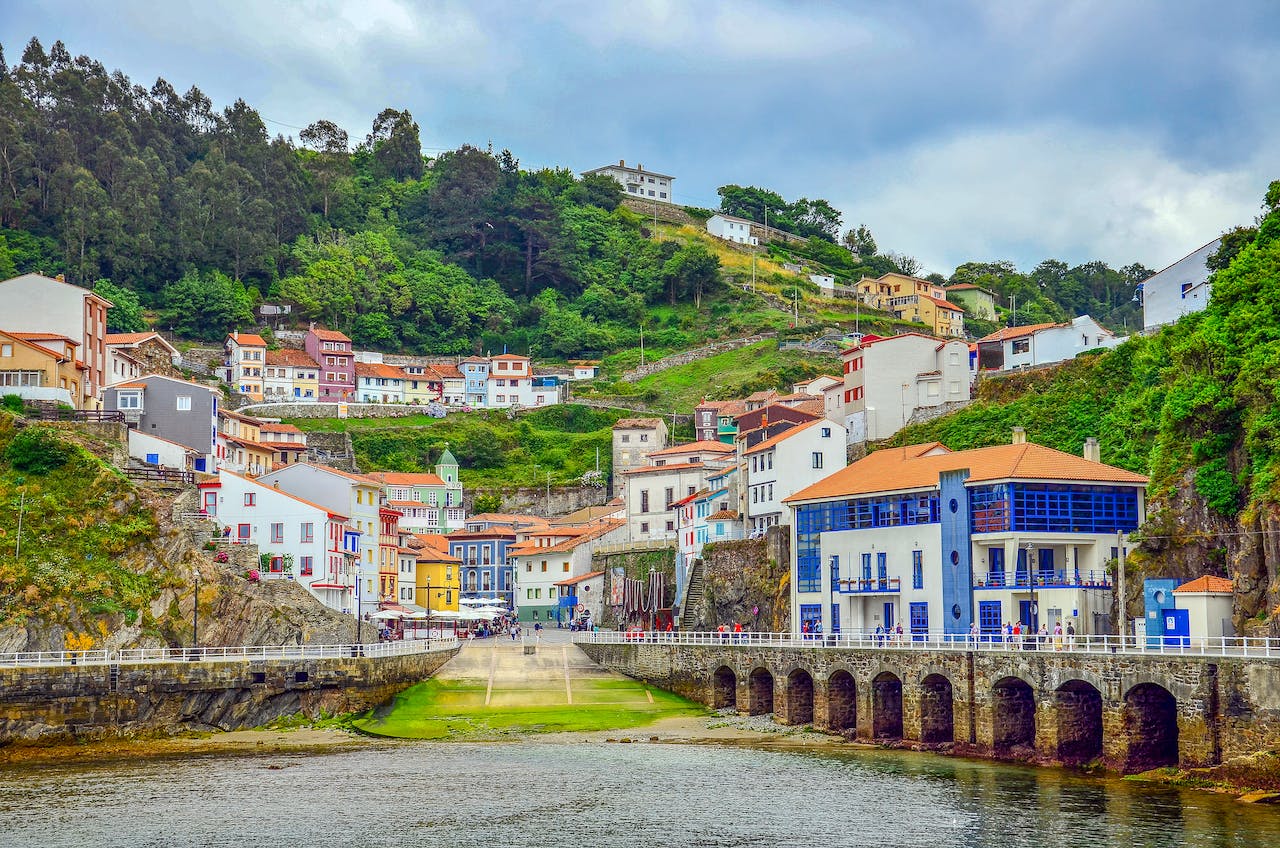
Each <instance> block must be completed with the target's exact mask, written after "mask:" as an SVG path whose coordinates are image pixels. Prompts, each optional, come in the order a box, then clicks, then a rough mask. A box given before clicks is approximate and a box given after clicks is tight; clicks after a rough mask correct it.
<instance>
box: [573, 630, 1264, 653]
mask: <svg viewBox="0 0 1280 848" xmlns="http://www.w3.org/2000/svg"><path fill="white" fill-rule="evenodd" d="M573 641H574V642H578V643H582V644H595V645H621V644H634V643H642V644H643V643H647V644H660V645H701V646H726V647H727V646H733V647H739V646H755V647H763V648H825V649H834V650H842V649H843V650H849V649H858V650H883V651H961V652H962V651H980V652H1002V653H1011V652H1022V651H1040V652H1045V653H1074V654H1136V655H1141V656H1189V657H1201V656H1204V657H1247V658H1249V659H1255V658H1257V659H1280V639H1262V638H1245V637H1240V636H1226V637H1214V638H1204V639H1196V638H1189V637H1185V636H1181V637H1180V636H1150V637H1134V636H1081V635H1077V636H1065V635H1064V636H1052V635H1050V636H1034V635H1028V636H1009V637H1005V636H1002V635H999V634H981V635H978V636H970V635H967V634H963V633H903V634H902V635H901V636H899V635H897V634H894V633H889V634H886V633H880V634H877V633H831V634H825V635H823V634H809V635H805V634H794V633H753V632H742V633H731V632H726V633H720V632H702V631H672V632H649V631H644V632H641V631H622V630H600V631H597V632H594V633H575V634H574V635H573Z"/></svg>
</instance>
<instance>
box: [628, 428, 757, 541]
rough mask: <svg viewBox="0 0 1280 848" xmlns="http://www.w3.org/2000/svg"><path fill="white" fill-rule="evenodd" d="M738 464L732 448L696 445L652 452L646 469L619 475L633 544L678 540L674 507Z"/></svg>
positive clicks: (709, 443) (717, 444)
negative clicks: (709, 480)
mask: <svg viewBox="0 0 1280 848" xmlns="http://www.w3.org/2000/svg"><path fill="white" fill-rule="evenodd" d="M736 464H737V453H736V451H735V449H734V448H733V446H732V445H726V444H724V443H723V442H719V441H697V442H690V443H688V444H684V445H674V446H671V447H667V448H663V449H662V450H658V451H652V452H650V453H649V456H648V459H647V460H646V462H645V464H644V465H640V466H636V467H632V468H627V469H624V470H623V471H621V472H620V473H618V474H617V480H616V483H617V484H620V485H619V488H618V492H619V497H621V498H622V501H623V503H624V504H626V508H627V524H628V531H629V533H630V539H631V541H636V542H639V541H664V540H668V539H670V540H675V539H676V538H677V523H678V516H677V514H676V507H675V503H676V502H677V501H680V500H683V499H684V498H686V497H688V496H689V495H692V494H694V493H695V492H697V491H699V490H700V489H703V488H704V487H705V486H706V485H707V481H708V479H709V478H710V477H711V476H712V475H715V474H717V473H719V472H721V471H723V470H724V469H725V468H728V467H730V466H733V465H736Z"/></svg>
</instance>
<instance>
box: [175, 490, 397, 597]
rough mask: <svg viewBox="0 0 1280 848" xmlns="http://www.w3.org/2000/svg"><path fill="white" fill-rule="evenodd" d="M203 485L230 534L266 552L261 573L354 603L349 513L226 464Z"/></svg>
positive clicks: (209, 507) (207, 502) (208, 504)
mask: <svg viewBox="0 0 1280 848" xmlns="http://www.w3.org/2000/svg"><path fill="white" fill-rule="evenodd" d="M199 487H200V491H201V493H202V496H201V497H202V503H203V504H204V511H205V512H206V513H208V514H209V515H211V516H212V517H213V518H214V519H215V520H217V521H218V522H219V523H220V524H222V525H223V526H224V527H229V528H230V530H231V532H230V534H229V537H228V538H230V539H231V541H232V542H234V543H237V544H247V545H257V546H258V551H259V552H260V553H261V554H262V555H264V556H266V557H268V562H267V565H266V567H265V568H262V569H260V571H259V573H260V575H261V576H262V578H263V579H290V578H291V579H295V580H297V581H298V582H299V583H300V584H302V585H303V586H305V587H307V589H308V590H309V591H311V593H312V594H313V595H315V596H316V597H317V598H318V599H319V600H320V601H321V602H322V603H324V605H325V606H327V607H330V608H331V609H335V610H339V611H342V612H347V611H350V610H352V609H353V604H352V601H353V598H354V590H355V570H354V566H355V556H354V533H353V532H352V528H351V527H349V526H348V524H347V516H346V515H344V514H342V513H340V512H336V511H334V510H331V509H328V508H326V507H324V506H322V505H320V504H317V503H313V502H311V501H309V500H306V499H304V498H300V497H298V496H297V495H294V494H291V493H289V492H287V491H284V490H283V489H279V488H276V487H274V486H272V485H270V484H264V483H263V482H262V481H260V480H254V479H252V478H249V477H244V476H241V475H239V474H235V473H232V472H230V471H227V470H225V469H223V470H221V471H219V472H218V478H217V479H216V480H210V481H207V482H204V483H200V484H199ZM374 542H375V544H376V542H377V539H376V537H375V539H374Z"/></svg>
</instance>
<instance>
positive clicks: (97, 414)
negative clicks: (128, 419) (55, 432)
mask: <svg viewBox="0 0 1280 848" xmlns="http://www.w3.org/2000/svg"><path fill="white" fill-rule="evenodd" d="M22 414H23V416H25V417H27V418H31V419H34V420H36V421H117V422H120V423H123V422H124V413H123V412H120V411H119V410H115V409H64V408H62V407H50V406H28V407H27V408H26V409H25V410H24V411H23V413H22Z"/></svg>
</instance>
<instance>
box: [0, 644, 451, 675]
mask: <svg viewBox="0 0 1280 848" xmlns="http://www.w3.org/2000/svg"><path fill="white" fill-rule="evenodd" d="M456 647H458V640H457V639H456V638H454V637H453V636H449V637H446V638H439V639H408V640H403V641H395V642H373V643H370V644H365V645H255V646H248V647H245V646H234V647H215V646H202V647H199V648H125V649H122V650H118V651H107V650H93V651H19V652H17V653H10V654H0V668H14V667H19V666H22V667H29V666H72V665H75V666H80V665H144V664H149V663H168V662H237V661H241V660H328V659H349V658H351V657H395V656H403V655H406V654H427V653H432V652H434V651H449V650H452V649H454V648H456Z"/></svg>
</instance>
